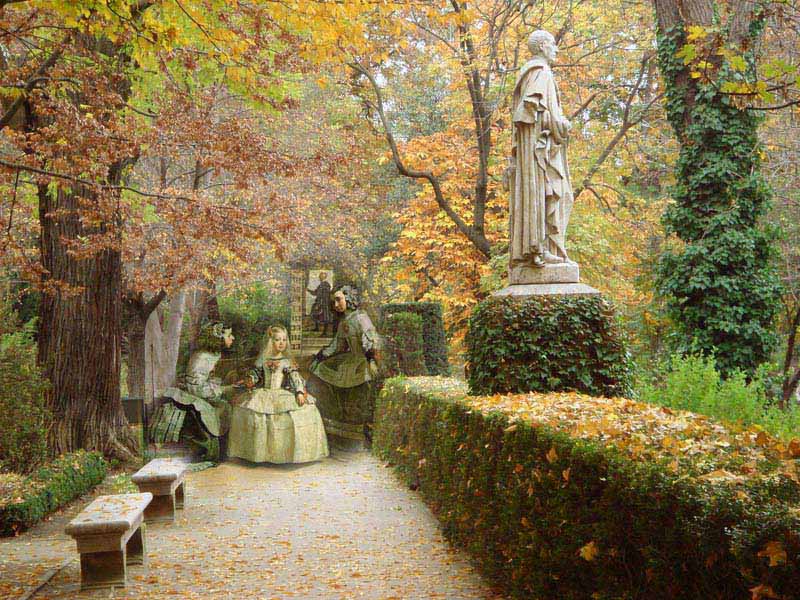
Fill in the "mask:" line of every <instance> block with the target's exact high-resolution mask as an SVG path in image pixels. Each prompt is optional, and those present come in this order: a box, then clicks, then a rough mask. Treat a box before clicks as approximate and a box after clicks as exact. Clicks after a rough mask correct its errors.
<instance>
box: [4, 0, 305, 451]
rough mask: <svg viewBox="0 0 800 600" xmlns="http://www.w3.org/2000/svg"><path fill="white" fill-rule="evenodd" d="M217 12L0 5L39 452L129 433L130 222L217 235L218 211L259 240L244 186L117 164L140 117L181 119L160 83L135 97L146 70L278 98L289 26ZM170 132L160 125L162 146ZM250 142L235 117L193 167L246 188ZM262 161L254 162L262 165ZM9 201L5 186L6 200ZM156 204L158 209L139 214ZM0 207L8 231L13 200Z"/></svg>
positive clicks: (213, 5) (129, 2)
mask: <svg viewBox="0 0 800 600" xmlns="http://www.w3.org/2000/svg"><path fill="white" fill-rule="evenodd" d="M6 5H8V6H6ZM228 8H229V7H228V6H227V5H226V4H224V3H218V2H209V3H203V4H202V5H197V4H192V5H186V6H184V5H183V4H182V3H180V2H159V1H155V0H153V1H146V0H120V1H116V2H105V1H94V0H84V1H81V2H63V3H59V2H56V3H39V2H33V1H25V2H23V1H20V2H13V3H4V5H2V6H0V20H2V25H3V26H2V28H0V32H2V33H0V36H1V37H0V44H3V46H4V47H5V48H6V49H7V50H8V49H10V52H9V53H10V55H11V60H10V61H9V62H10V63H11V64H12V65H13V68H11V69H5V70H4V71H3V73H2V81H1V82H0V86H1V87H2V90H3V91H4V92H5V94H4V95H7V97H9V98H10V101H8V102H4V103H3V109H4V110H3V113H2V114H0V133H2V134H3V145H2V146H0V150H2V156H0V167H2V173H0V175H2V176H3V177H4V178H6V179H8V178H11V179H13V180H14V181H15V189H16V187H17V182H19V183H21V185H22V186H26V187H27V186H33V187H34V188H35V190H36V196H35V202H36V208H37V212H38V216H39V232H40V233H39V235H40V240H41V243H40V247H39V260H40V264H39V265H30V264H26V265H21V267H28V275H29V276H31V277H38V278H39V285H40V287H41V288H42V289H43V290H44V291H45V292H46V294H45V297H44V300H43V302H42V307H41V315H40V320H39V327H40V331H39V343H40V348H39V359H40V362H41V363H42V365H43V366H44V368H45V373H46V374H47V376H48V378H49V379H50V380H51V382H52V387H51V392H50V398H49V400H50V405H51V408H52V410H53V413H54V415H55V417H56V418H55V425H54V427H53V428H52V431H51V440H50V443H51V449H52V451H53V452H56V453H59V452H64V451H69V450H73V449H75V448H80V447H84V448H94V449H99V450H101V451H104V452H107V453H110V454H117V455H121V456H125V455H127V454H128V448H129V446H130V444H131V442H132V439H131V438H130V435H129V433H128V431H129V430H128V428H127V426H126V425H127V424H126V422H125V419H124V415H123V413H122V409H121V403H120V400H119V377H120V337H121V306H122V304H121V294H122V286H123V269H122V257H123V251H124V246H125V243H126V241H128V240H127V239H126V232H130V231H131V227H130V225H131V220H134V221H138V222H142V221H143V220H144V221H147V220H148V219H149V220H152V219H153V218H157V219H165V218H166V219H167V220H169V221H170V222H172V223H176V222H180V223H181V225H182V227H183V230H184V231H185V230H187V229H195V230H197V229H198V228H199V227H200V226H201V225H202V226H205V227H208V228H209V229H210V230H212V231H216V232H222V231H223V230H224V228H222V227H219V224H220V223H225V224H226V226H230V228H232V229H231V232H232V234H233V235H235V234H236V233H237V232H240V231H248V232H253V231H255V232H256V233H255V234H252V233H251V234H249V235H250V237H253V238H259V239H261V240H263V241H265V242H266V241H267V240H268V239H269V238H270V234H269V229H268V228H267V229H261V228H260V227H259V225H261V224H262V223H261V222H260V220H259V219H258V215H260V214H264V215H267V214H269V210H262V208H268V207H264V206H263V203H262V205H261V206H259V205H258V202H257V201H256V199H254V198H253V197H252V196H250V197H245V198H244V199H243V200H242V201H241V202H240V203H239V204H236V203H230V202H228V203H226V202H217V197H216V196H214V195H211V194H209V195H206V196H203V195H198V194H186V193H183V192H182V191H181V190H170V189H167V190H159V189H158V188H156V191H146V190H144V189H141V188H139V187H136V186H135V185H131V184H130V182H129V178H130V176H131V167H132V166H133V165H134V164H135V163H136V161H137V160H138V159H139V157H140V156H141V155H142V154H143V153H145V152H146V150H147V148H149V147H150V146H151V145H157V144H158V142H159V138H158V135H157V133H158V131H159V128H158V127H155V126H154V123H156V122H157V124H158V125H159V126H161V127H163V126H164V125H166V124H168V123H169V119H168V118H166V117H165V115H171V116H172V117H173V118H177V119H178V120H180V119H181V118H183V117H184V116H185V113H181V112H179V111H178V110H175V109H177V108H178V107H179V102H173V101H172V99H179V98H180V96H178V95H167V98H168V100H169V102H167V104H166V105H165V104H164V103H162V102H161V97H160V96H159V94H156V93H152V92H154V91H155V90H153V89H151V90H150V91H151V93H149V94H148V93H143V91H145V88H146V85H147V82H148V81H152V78H153V76H154V74H155V76H156V77H157V78H160V79H161V80H162V81H164V80H170V81H181V80H183V81H184V86H183V87H184V92H185V93H184V97H191V95H192V94H191V92H192V91H193V90H192V89H191V86H190V85H189V86H188V89H187V86H186V85H185V82H186V80H185V79H184V78H182V77H181V76H180V75H181V73H184V74H194V73H197V77H198V79H199V80H201V81H202V80H203V79H205V81H208V80H214V79H215V77H216V78H217V79H218V80H219V81H220V82H221V83H222V84H223V85H225V86H226V87H228V88H230V89H236V90H239V91H242V92H244V91H247V92H248V96H249V99H250V100H251V101H252V102H254V103H258V104H260V105H262V106H271V107H273V109H278V108H279V107H280V105H281V104H282V103H283V102H284V101H285V99H286V89H285V85H284V83H285V82H284V81H283V75H282V71H281V67H286V66H288V65H291V60H290V58H291V57H290V55H289V54H286V49H287V48H288V47H289V42H290V40H291V35H289V34H287V33H285V32H284V31H283V30H280V29H278V28H277V27H275V26H274V23H272V22H271V21H270V19H269V16H268V15H265V14H264V11H263V8H261V7H258V6H251V5H247V6H244V5H242V6H240V7H239V8H240V10H238V11H237V13H236V18H235V19H229V18H226V17H225V13H226V12H227V9H228ZM278 63H280V66H276V65H277V64H278ZM20 82H21V83H20ZM162 89H163V88H162ZM162 95H163V94H162ZM199 97H201V95H200V94H198V98H199ZM161 109H164V115H159V111H160V110H161ZM159 119H160V120H159ZM12 126H14V129H13V130H12ZM170 129H171V130H172V131H173V132H179V133H180V134H181V135H182V136H183V138H184V140H185V139H186V138H187V137H191V136H192V135H194V139H195V140H196V139H198V138H199V137H200V136H201V133H202V131H203V130H202V129H201V128H196V127H195V128H183V129H181V128H180V127H179V126H178V125H176V124H174V123H173V124H171V125H170ZM178 137H179V136H178V135H177V134H176V135H173V136H172V141H173V142H174V143H176V144H178V142H177V141H175V140H176V139H177V138H178ZM251 141H252V140H251V139H250V138H249V137H248V135H246V132H245V131H243V130H242V129H237V128H236V126H232V127H230V128H229V131H228V133H227V135H223V136H220V137H218V138H213V137H212V138H211V139H208V136H206V143H205V144H204V145H203V148H204V149H205V150H206V155H210V158H209V157H208V156H206V158H207V163H208V166H210V167H211V168H213V169H216V170H219V171H223V170H224V171H225V172H226V173H227V177H228V180H229V181H230V182H231V183H232V184H233V185H232V188H233V189H236V188H246V185H244V184H243V183H242V182H243V181H246V180H247V174H248V173H251V172H252V169H251V168H250V166H251V165H252V164H253V163H252V161H238V160H237V159H238V156H237V155H238V154H241V153H250V152H251V151H254V150H255V151H258V149H261V155H262V156H265V155H266V154H268V150H267V149H265V146H264V145H263V144H251V143H250V142H251ZM168 146H169V145H168ZM173 149H174V147H172V146H169V150H173ZM241 165H248V166H247V167H244V168H242V167H241ZM274 165H275V161H274V160H272V159H270V158H268V159H266V160H263V161H262V169H263V170H262V173H263V172H264V171H267V170H269V169H270V167H272V166H274ZM20 174H22V175H23V176H22V177H20ZM242 196H247V195H246V194H242ZM16 200H17V198H16V195H15V196H14V197H13V198H12V204H13V203H14V202H16ZM25 200H26V201H27V202H30V198H25ZM157 203H159V204H158V208H160V209H162V211H161V213H160V214H159V215H158V216H155V217H154V212H155V211H156V208H157V207H156V204H157ZM267 204H269V203H267ZM30 208H31V207H30V205H28V210H30ZM9 213H10V215H11V217H10V218H9V227H8V229H9V230H10V229H11V228H12V227H11V224H12V217H13V214H14V211H13V210H9ZM179 213H180V214H179ZM271 224H274V222H273V223H271ZM133 229H134V230H135V228H133ZM7 239H11V237H9V238H7ZM161 241H162V242H163V241H164V240H163V239H162V240H161ZM214 246H215V245H212V247H211V248H210V249H208V251H207V252H208V253H209V254H210V253H213V252H214V251H215V248H214ZM216 248H217V249H219V246H216ZM183 251H184V253H186V254H191V253H192V250H191V249H183ZM18 254H19V255H20V257H21V258H27V257H26V256H24V254H25V253H18ZM31 267H33V268H31Z"/></svg>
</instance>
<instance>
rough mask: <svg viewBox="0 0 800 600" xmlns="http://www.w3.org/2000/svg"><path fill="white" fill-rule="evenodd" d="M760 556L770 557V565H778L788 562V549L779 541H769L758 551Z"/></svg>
mask: <svg viewBox="0 0 800 600" xmlns="http://www.w3.org/2000/svg"><path fill="white" fill-rule="evenodd" d="M758 556H759V558H768V559H769V566H770V567H777V566H779V565H782V564H784V563H786V558H787V556H786V550H785V549H784V547H783V543H781V542H778V541H772V542H767V543H766V545H765V546H764V548H763V549H762V550H760V551H759V552H758Z"/></svg>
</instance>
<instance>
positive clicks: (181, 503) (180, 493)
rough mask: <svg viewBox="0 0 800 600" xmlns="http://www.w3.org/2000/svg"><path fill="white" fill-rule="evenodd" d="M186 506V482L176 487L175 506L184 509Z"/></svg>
mask: <svg viewBox="0 0 800 600" xmlns="http://www.w3.org/2000/svg"><path fill="white" fill-rule="evenodd" d="M185 507H186V482H183V483H181V484H180V485H179V486H178V487H176V488H175V508H177V509H180V510H183V509H184V508H185Z"/></svg>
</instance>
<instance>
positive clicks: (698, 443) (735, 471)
mask: <svg viewBox="0 0 800 600" xmlns="http://www.w3.org/2000/svg"><path fill="white" fill-rule="evenodd" d="M387 385H402V386H405V387H406V389H407V390H409V391H412V390H413V391H416V392H418V393H420V394H422V395H425V396H435V397H437V398H441V399H444V400H449V401H454V402H460V403H463V404H465V405H467V406H468V407H471V408H474V409H475V410H478V411H480V412H482V413H484V414H489V413H492V412H495V413H502V414H504V415H505V416H506V417H508V419H509V420H510V421H511V425H510V426H509V427H510V428H511V427H516V423H517V422H526V423H528V424H530V425H532V426H534V427H535V426H541V425H544V426H547V427H550V428H552V429H555V430H558V431H561V432H563V433H566V434H568V435H569V436H570V437H573V438H580V439H584V440H588V441H591V442H594V443H598V444H601V445H603V446H606V447H612V448H615V449H617V450H619V451H620V452H622V453H623V455H627V456H628V457H629V458H632V459H633V460H635V461H641V460H645V461H649V462H657V463H662V464H664V466H665V467H666V468H667V469H668V470H670V471H672V472H673V473H675V474H676V476H677V477H680V478H681V479H683V478H687V479H694V480H697V481H698V482H705V483H707V484H711V485H734V486H738V485H740V484H745V483H748V482H764V481H767V480H770V479H776V478H777V479H781V480H784V479H787V478H788V479H789V480H791V481H792V482H794V484H795V485H800V477H799V474H800V469H798V466H800V465H798V462H800V461H798V460H797V459H798V458H800V440H793V441H792V442H790V443H788V444H786V443H784V442H782V441H780V440H777V439H775V438H773V437H771V436H770V435H768V434H767V433H766V432H764V431H762V430H760V429H758V428H757V427H750V428H747V429H745V428H737V427H735V426H726V425H723V424H721V423H719V422H717V421H714V420H712V419H710V418H708V417H705V416H703V415H698V414H695V413H691V412H686V411H678V410H671V409H668V408H663V407H660V406H656V405H652V404H645V403H642V402H636V401H634V400H630V399H627V398H601V397H593V396H587V395H582V394H576V393H547V394H538V393H527V394H512V395H494V396H468V389H467V385H466V384H465V383H463V382H460V381H457V380H454V379H447V378H435V377H415V378H408V379H394V380H391V381H389V382H387ZM738 493H742V494H746V493H747V490H746V489H745V486H742V490H741V492H738Z"/></svg>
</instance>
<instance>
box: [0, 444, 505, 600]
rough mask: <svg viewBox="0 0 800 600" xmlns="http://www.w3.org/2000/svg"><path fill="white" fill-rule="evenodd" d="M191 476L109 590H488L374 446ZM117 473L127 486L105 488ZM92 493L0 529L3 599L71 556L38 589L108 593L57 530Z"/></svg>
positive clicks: (446, 595)
mask: <svg viewBox="0 0 800 600" xmlns="http://www.w3.org/2000/svg"><path fill="white" fill-rule="evenodd" d="M118 479H119V478H118ZM187 481H188V483H187V510H186V511H185V512H180V513H179V517H178V521H177V522H176V523H175V524H167V525H164V524H156V525H151V526H149V527H148V530H147V536H148V539H147V544H148V556H149V558H150V567H149V570H148V571H147V572H145V571H144V570H143V569H142V567H136V566H134V567H131V568H129V571H128V587H127V588H126V589H125V590H116V591H115V593H114V597H116V598H143V599H146V598H152V599H155V598H159V599H162V598H186V599H191V598H204V599H205V598H215V599H217V598H220V599H221V598H236V599H239V598H265V599H283V598H314V599H317V598H319V599H336V600H339V599H351V598H365V599H369V600H391V599H395V600H401V599H402V600H406V599H410V598H440V599H442V600H445V599H446V600H473V599H475V600H477V599H491V598H495V596H494V595H493V593H492V592H491V590H489V589H488V587H486V585H485V584H484V583H483V582H482V581H481V580H480V578H479V577H478V576H477V575H476V574H475V572H474V571H473V569H472V568H471V567H470V566H469V565H468V563H467V562H466V559H465V558H464V556H463V555H461V554H460V553H458V552H456V551H454V550H453V549H452V548H451V547H450V546H448V544H447V543H446V542H445V541H444V540H443V538H442V537H441V535H440V533H439V531H438V529H437V524H436V521H435V519H434V517H433V516H432V515H431V514H430V512H429V511H428V510H427V508H425V506H424V505H423V504H422V502H421V500H419V498H418V497H417V495H416V494H415V493H413V492H410V491H409V490H407V489H406V488H405V487H404V486H402V485H401V484H400V483H399V481H398V480H397V479H395V477H394V476H393V475H392V473H391V471H390V470H388V469H386V468H384V467H383V466H382V465H381V464H380V463H379V462H378V461H377V460H376V459H375V458H373V457H372V456H370V455H369V454H366V453H359V454H345V453H342V454H337V455H335V456H334V457H333V458H329V459H327V460H325V461H322V462H320V463H314V464H310V465H289V466H283V467H252V466H245V465H244V464H243V463H225V464H223V465H222V466H220V467H217V468H214V469H207V470H204V471H201V472H197V473H190V474H189V475H188V480H187ZM112 483H113V485H115V486H117V487H120V488H124V487H125V486H124V483H125V482H124V481H122V480H117V481H115V482H110V481H108V480H107V482H106V484H105V486H104V487H105V488H108V487H109V485H111V484H112ZM103 491H104V493H108V489H104V490H103ZM90 499H91V498H89V497H86V498H83V499H81V500H80V501H78V502H77V503H75V505H73V506H72V507H70V509H69V510H67V511H64V512H62V513H60V514H58V515H56V516H54V517H53V518H52V519H51V520H50V521H49V522H45V523H42V524H41V525H39V526H37V527H35V528H34V529H32V530H31V531H30V532H28V533H25V534H23V535H21V536H20V537H18V538H15V539H5V540H0V598H21V597H23V595H24V593H25V590H28V589H30V588H31V587H35V586H36V585H37V582H39V581H41V580H42V579H43V578H46V577H47V575H48V574H49V572H50V570H51V569H54V568H58V567H59V566H61V565H62V564H63V563H64V561H65V560H70V559H72V560H70V562H68V563H67V564H66V566H65V567H64V568H63V569H62V570H61V571H60V572H58V573H57V574H56V575H55V576H54V577H53V578H52V580H51V581H50V582H49V583H48V584H47V585H46V586H45V587H44V588H43V589H42V590H41V591H40V592H39V593H37V594H36V596H35V598H36V599H37V600H38V599H44V598H108V597H109V592H108V591H105V592H101V591H97V592H94V593H79V591H78V588H79V567H78V561H77V553H76V551H75V543H74V542H73V541H72V540H71V539H70V538H69V537H67V536H66V535H64V533H63V531H64V526H65V525H66V523H67V522H68V521H69V519H71V518H72V517H73V516H74V515H75V513H76V512H77V510H78V509H79V508H80V507H82V506H85V505H86V504H87V503H88V502H89V501H90Z"/></svg>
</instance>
